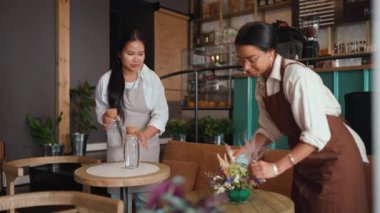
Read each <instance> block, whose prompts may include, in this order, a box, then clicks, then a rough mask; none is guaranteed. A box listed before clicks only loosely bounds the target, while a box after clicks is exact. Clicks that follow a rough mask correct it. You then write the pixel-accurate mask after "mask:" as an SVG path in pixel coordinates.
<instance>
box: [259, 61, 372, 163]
mask: <svg viewBox="0 0 380 213" xmlns="http://www.w3.org/2000/svg"><path fill="white" fill-rule="evenodd" d="M281 59H282V57H281V56H280V55H277V57H276V59H275V62H274V65H273V69H272V73H271V74H270V76H269V78H268V79H267V82H266V84H265V79H264V78H263V77H262V76H260V77H258V78H257V84H256V100H257V102H258V107H259V125H260V127H259V129H258V130H257V131H256V133H261V134H263V135H265V136H266V137H267V138H268V139H270V140H271V141H275V140H277V139H279V138H280V137H281V136H282V133H281V132H280V130H279V129H278V128H277V127H276V125H275V124H274V122H273V121H272V119H271V118H270V116H269V114H268V112H267V111H266V109H265V105H264V102H263V100H262V97H263V96H265V91H266V92H267V94H266V95H267V96H271V95H273V94H275V93H277V92H279V91H280V81H281ZM289 62H294V61H291V60H288V59H285V64H288V63H289ZM265 85H266V88H265ZM283 91H284V94H285V98H286V99H287V100H288V101H289V103H290V105H291V110H292V113H293V117H294V120H295V122H296V123H297V125H298V127H299V128H300V129H301V131H302V132H301V135H300V138H299V139H300V140H301V141H303V142H304V143H307V144H310V145H312V146H314V147H316V148H317V149H318V150H319V151H320V150H322V149H323V148H324V147H325V145H326V144H327V142H328V141H329V140H330V138H331V133H330V129H329V125H328V122H327V118H326V114H327V115H332V116H339V115H340V113H341V107H340V105H339V103H338V101H337V100H336V98H335V97H334V95H333V94H332V93H331V91H330V90H329V89H328V88H327V87H326V86H325V85H324V84H323V81H322V79H321V78H320V76H319V75H318V74H317V73H315V72H314V71H312V70H311V69H309V68H308V67H306V66H302V65H300V64H291V65H289V66H287V67H286V70H285V74H284V79H283ZM346 127H347V129H348V130H349V131H350V133H351V134H352V136H353V137H354V139H355V142H356V144H357V146H358V148H359V151H360V154H361V156H362V159H363V161H364V162H368V158H367V155H366V151H365V146H364V143H363V141H362V139H361V138H360V137H359V135H358V134H357V133H356V132H355V131H354V130H352V129H351V128H350V127H349V126H347V125H346Z"/></svg>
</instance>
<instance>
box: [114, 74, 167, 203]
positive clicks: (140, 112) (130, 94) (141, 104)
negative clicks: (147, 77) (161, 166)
mask: <svg viewBox="0 0 380 213" xmlns="http://www.w3.org/2000/svg"><path fill="white" fill-rule="evenodd" d="M136 81H137V82H136V83H137V88H135V86H133V87H132V88H131V89H125V92H124V97H123V102H124V105H123V111H124V121H125V122H124V125H123V130H124V132H125V130H126V127H127V126H134V127H137V128H138V130H139V131H143V130H144V129H145V128H146V127H147V125H148V124H149V121H150V118H151V111H150V110H149V109H148V107H147V105H146V102H145V96H144V89H143V86H142V85H143V84H142V81H141V79H137V80H136ZM159 155H160V143H159V138H158V134H156V135H154V136H152V137H151V138H150V139H149V140H148V149H146V148H143V147H142V146H140V161H150V162H158V161H159ZM123 160H124V157H123V146H121V147H108V148H107V162H115V161H123ZM154 185H155V184H152V185H146V186H141V187H129V188H128V192H129V193H131V192H147V191H151V190H152V187H153V186H154ZM108 192H109V193H116V192H118V191H117V190H116V191H115V189H111V188H109V190H108ZM141 199H144V200H146V198H141Z"/></svg>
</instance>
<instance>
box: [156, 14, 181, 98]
mask: <svg viewBox="0 0 380 213" xmlns="http://www.w3.org/2000/svg"><path fill="white" fill-rule="evenodd" d="M154 33H155V37H154V46H155V47H154V67H155V71H156V73H157V75H159V76H161V75H164V74H168V73H172V72H175V71H179V70H181V69H182V68H183V67H182V64H181V63H182V59H181V57H182V51H184V50H186V49H187V48H188V17H187V16H184V15H181V14H179V13H175V12H172V11H169V10H165V9H162V8H161V9H159V10H158V11H156V12H155V14H154ZM182 77H183V76H182ZM183 80H185V79H183ZM181 81H182V80H181V76H176V77H171V78H168V79H165V80H163V81H162V82H163V84H164V87H165V91H166V98H167V100H168V101H180V100H182V98H183V97H182V94H181V91H180V90H181Z"/></svg>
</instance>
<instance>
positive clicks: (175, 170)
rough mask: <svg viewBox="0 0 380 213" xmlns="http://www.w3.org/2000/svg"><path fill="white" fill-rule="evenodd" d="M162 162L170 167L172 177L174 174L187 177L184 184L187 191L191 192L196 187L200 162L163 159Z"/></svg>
mask: <svg viewBox="0 0 380 213" xmlns="http://www.w3.org/2000/svg"><path fill="white" fill-rule="evenodd" d="M162 163H164V164H166V165H168V166H169V167H170V178H172V177H174V176H182V177H184V178H185V183H184V184H183V186H182V188H183V190H184V191H185V192H190V191H192V190H193V189H194V184H195V181H196V178H197V174H198V169H199V166H198V164H196V163H194V162H186V161H175V160H163V161H162Z"/></svg>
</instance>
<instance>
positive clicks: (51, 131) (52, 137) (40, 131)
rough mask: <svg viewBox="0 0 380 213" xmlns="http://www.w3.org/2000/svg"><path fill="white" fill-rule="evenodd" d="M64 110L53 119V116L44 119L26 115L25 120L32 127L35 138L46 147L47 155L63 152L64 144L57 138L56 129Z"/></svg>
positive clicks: (45, 152)
mask: <svg viewBox="0 0 380 213" xmlns="http://www.w3.org/2000/svg"><path fill="white" fill-rule="evenodd" d="M62 114H63V113H62V112H61V113H60V114H59V115H58V117H57V118H56V119H55V121H53V119H52V118H51V117H47V118H46V119H42V118H40V117H35V116H32V115H28V114H27V115H26V116H25V121H26V124H27V126H28V127H29V129H30V134H31V135H32V137H33V140H34V141H35V142H36V143H37V144H38V145H40V146H42V147H43V149H44V155H45V156H55V155H62V154H63V144H60V143H59V142H58V140H57V135H56V129H57V127H58V125H59V123H60V122H61V120H62Z"/></svg>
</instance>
